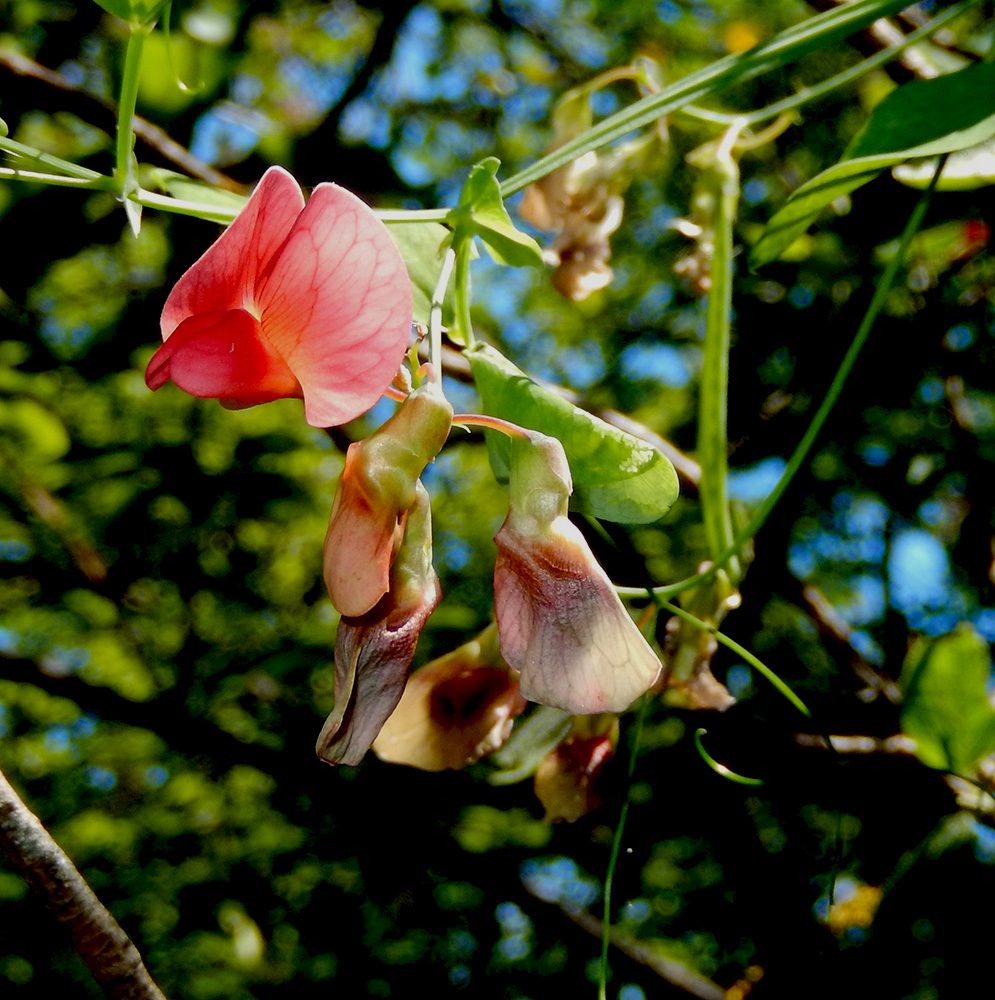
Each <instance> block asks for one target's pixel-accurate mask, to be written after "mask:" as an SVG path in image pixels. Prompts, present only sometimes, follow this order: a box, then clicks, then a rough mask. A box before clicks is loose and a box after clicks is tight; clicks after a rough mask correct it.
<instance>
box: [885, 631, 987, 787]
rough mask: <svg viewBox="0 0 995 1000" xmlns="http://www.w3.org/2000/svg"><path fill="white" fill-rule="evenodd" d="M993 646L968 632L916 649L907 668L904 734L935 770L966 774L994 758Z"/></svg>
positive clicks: (924, 643) (903, 701)
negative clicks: (985, 759) (990, 687)
mask: <svg viewBox="0 0 995 1000" xmlns="http://www.w3.org/2000/svg"><path fill="white" fill-rule="evenodd" d="M990 673H991V666H990V661H989V655H988V644H987V643H986V642H984V641H983V640H982V639H981V637H980V636H978V635H977V634H976V633H975V632H974V631H973V630H971V629H969V628H962V629H958V630H957V631H956V632H951V633H950V634H949V635H945V636H942V637H941V638H939V639H936V640H933V641H931V642H923V643H920V644H919V645H917V646H915V647H913V649H912V650H911V652H910V653H909V655H908V656H907V657H906V659H905V664H904V666H903V667H902V676H901V686H902V689H903V692H904V695H903V698H902V717H901V725H902V731H903V732H905V733H907V734H908V735H909V736H911V737H912V738H913V739H914V740H915V741H916V754H917V755H918V757H919V759H920V760H921V761H922V762H923V763H924V764H928V765H929V766H930V767H935V768H939V769H940V770H944V771H952V772H954V773H955V774H967V773H968V772H969V771H970V770H971V769H972V768H973V767H974V765H975V764H977V762H978V761H979V760H981V758H982V757H987V756H988V754H990V753H995V708H993V707H992V704H991V701H990V700H989V697H988V681H989V677H990Z"/></svg>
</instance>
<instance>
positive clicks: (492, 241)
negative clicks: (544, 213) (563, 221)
mask: <svg viewBox="0 0 995 1000" xmlns="http://www.w3.org/2000/svg"><path fill="white" fill-rule="evenodd" d="M500 165H501V164H500V161H499V160H497V159H496V158H495V157H493V156H489V157H487V159H486V160H482V161H481V162H480V163H478V164H476V165H475V166H474V167H473V168H472V169H471V171H470V176H469V177H468V178H467V179H466V184H464V185H463V192H462V194H461V195H460V201H459V205H457V206H456V208H454V209H453V210H452V211H451V212H450V213H449V216H448V217H447V220H446V221H447V222H448V223H449V225H451V226H452V228H453V231H454V233H455V236H454V240H460V239H466V238H468V237H470V236H479V237H480V239H481V240H482V241H483V244H484V246H485V247H487V250H488V252H489V253H490V255H491V256H492V257H493V258H494V259H495V260H496V261H497V262H498V263H499V264H510V265H511V266H512V267H525V266H528V265H534V266H540V265H541V264H542V251H541V250H540V249H539V244H538V243H536V241H535V240H534V239H532V237H531V236H526V235H525V233H520V232H519V231H518V230H517V229H516V228H515V226H514V224H513V223H512V221H511V217H510V216H509V215H508V211H507V209H506V208H505V207H504V201H503V200H502V199H501V187H500V185H499V184H498V182H497V170H498V167H499V166H500Z"/></svg>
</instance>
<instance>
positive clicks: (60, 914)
mask: <svg viewBox="0 0 995 1000" xmlns="http://www.w3.org/2000/svg"><path fill="white" fill-rule="evenodd" d="M0 848H2V849H3V851H4V852H5V853H6V855H7V857H8V858H9V859H10V861H11V863H12V864H13V865H14V867H15V868H16V869H17V870H18V871H19V872H20V874H21V876H22V877H23V878H24V880H25V881H26V882H27V883H28V885H30V886H31V888H32V889H34V891H35V892H36V893H38V895H39V896H41V898H42V901H43V903H44V904H45V907H46V908H47V909H48V910H49V912H50V913H52V915H53V916H54V917H55V918H56V919H57V920H58V921H59V923H61V924H62V925H63V926H64V927H65V928H66V929H67V930H68V931H69V935H70V937H71V939H72V944H73V947H74V948H75V949H76V953H77V954H78V955H79V957H80V958H81V959H82V960H83V962H84V963H85V965H86V967H87V968H88V969H89V970H90V972H91V973H92V975H93V978H94V979H96V980H97V982H98V983H99V984H100V985H101V986H102V987H103V989H104V992H105V993H106V994H107V996H108V997H110V998H111V1000H165V998H164V997H163V994H162V993H161V992H160V990H159V987H158V986H156V984H155V983H154V982H153V981H152V977H151V976H150V975H149V973H148V971H147V970H146V968H145V966H144V964H143V963H142V958H141V955H139V954H138V949H137V948H136V947H135V946H134V945H133V944H132V943H131V939H130V938H129V937H128V935H127V934H125V933H124V931H123V930H122V929H121V925H120V924H118V922H117V921H116V920H115V919H114V918H113V917H112V916H111V914H110V913H109V912H108V911H107V909H106V908H105V907H104V905H103V904H102V903H101V902H100V900H99V899H97V897H96V896H95V895H94V894H93V890H92V889H91V888H90V887H89V886H88V885H87V884H86V882H85V881H84V879H83V877H82V876H81V875H80V873H79V872H78V871H77V870H76V867H75V865H73V863H72V862H71V861H70V860H69V858H68V857H66V855H65V853H64V852H63V850H62V848H61V847H59V845H58V844H57V843H56V842H55V841H54V840H53V839H52V837H51V836H50V835H49V833H48V831H47V830H46V829H45V828H44V827H43V826H42V825H41V822H40V821H39V819H38V817H37V816H35V814H34V813H33V812H31V810H30V809H28V807H27V806H26V805H25V804H24V803H23V802H22V801H21V798H20V796H18V794H17V792H15V791H14V789H13V788H12V787H11V785H10V783H9V782H8V781H7V779H6V778H5V777H4V775H3V773H2V772H0Z"/></svg>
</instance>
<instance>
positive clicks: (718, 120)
mask: <svg viewBox="0 0 995 1000" xmlns="http://www.w3.org/2000/svg"><path fill="white" fill-rule="evenodd" d="M979 2H980V0H962V2H961V3H958V4H954V5H953V6H952V7H949V8H947V9H946V10H945V11H943V13H942V14H939V15H937V17H935V18H934V19H933V20H932V21H929V22H928V23H927V24H924V25H922V27H920V28H917V29H916V30H915V31H913V32H912V33H911V34H908V35H905V36H904V37H903V38H902V40H901V41H900V42H897V43H896V44H895V45H890V46H888V48H886V49H882V50H881V51H880V52H875V53H874V55H871V56H868V57H867V58H866V59H862V60H861V61H860V62H859V63H857V64H856V65H855V66H851V67H850V68H849V69H845V70H843V72H842V73H837V74H836V75H835V76H831V77H828V78H827V79H825V80H822V81H820V82H819V83H817V84H815V85H813V86H811V87H804V88H803V89H802V90H799V91H798V93H796V94H792V95H791V96H790V97H785V98H783V99H782V100H780V101H775V102H774V103H773V104H768V105H767V107H765V108H760V109H759V110H758V111H747V112H745V113H744V114H742V115H731V114H726V113H724V112H721V111H711V110H707V109H705V108H696V107H691V106H688V107H684V108H682V109H681V111H680V113H681V114H683V115H687V116H688V117H691V118H698V119H700V120H702V121H708V122H714V123H715V124H716V125H732V124H734V123H735V122H737V121H744V122H745V123H746V124H747V125H757V124H759V123H760V122H764V121H768V120H769V119H771V118H776V117H777V116H778V115H783V114H786V113H787V112H789V111H794V110H795V109H796V108H799V107H801V106H802V105H803V104H806V103H808V102H809V101H814V100H817V99H818V98H820V97H824V96H825V95H826V94H829V93H832V91H834V90H837V89H838V88H840V87H845V86H847V85H848V84H851V83H853V82H854V81H855V80H859V79H860V78H861V77H862V76H866V75H867V74H868V73H869V72H870V71H871V70H873V69H877V67H878V66H883V65H885V64H886V63H889V62H891V60H892V59H895V58H897V57H898V56H899V55H901V53H902V52H904V51H905V50H906V49H907V48H909V47H910V46H912V45H915V44H916V43H917V42H921V41H923V40H924V39H926V38H928V37H929V36H930V35H932V34H934V33H935V32H937V31H939V30H940V28H942V27H943V26H944V25H945V24H948V23H949V22H950V21H953V20H954V19H955V18H958V17H960V16H961V15H962V14H963V13H964V12H965V11H967V10H969V9H970V8H971V7H974V6H976V5H977V4H978V3H979Z"/></svg>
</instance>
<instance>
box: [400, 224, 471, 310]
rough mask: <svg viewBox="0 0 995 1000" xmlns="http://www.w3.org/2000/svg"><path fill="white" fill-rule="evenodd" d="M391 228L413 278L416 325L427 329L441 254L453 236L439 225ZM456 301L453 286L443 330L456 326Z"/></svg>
mask: <svg viewBox="0 0 995 1000" xmlns="http://www.w3.org/2000/svg"><path fill="white" fill-rule="evenodd" d="M388 228H389V230H390V235H391V236H393V237H394V242H395V243H396V244H397V246H398V248H399V249H400V251H401V256H402V257H403V258H404V263H405V264H406V265H407V268H408V276H409V277H410V278H411V293H412V297H413V299H414V318H415V322H416V323H424V324H425V325H426V326H427V325H428V314H429V312H431V309H432V292H433V291H434V290H435V286H436V283H437V282H438V280H439V271H440V269H441V267H442V254H443V252H444V250H445V246H446V244H447V242H448V241H449V237H450V235H451V234H450V232H449V230H448V229H446V227H445V226H443V225H441V224H440V223H438V222H402V223H396V224H392V225H390V226H388ZM454 301H455V296H454V294H453V286H452V283H451V282H450V285H449V288H448V289H447V290H446V298H445V300H444V301H443V303H442V324H443V326H452V325H453V315H454Z"/></svg>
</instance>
